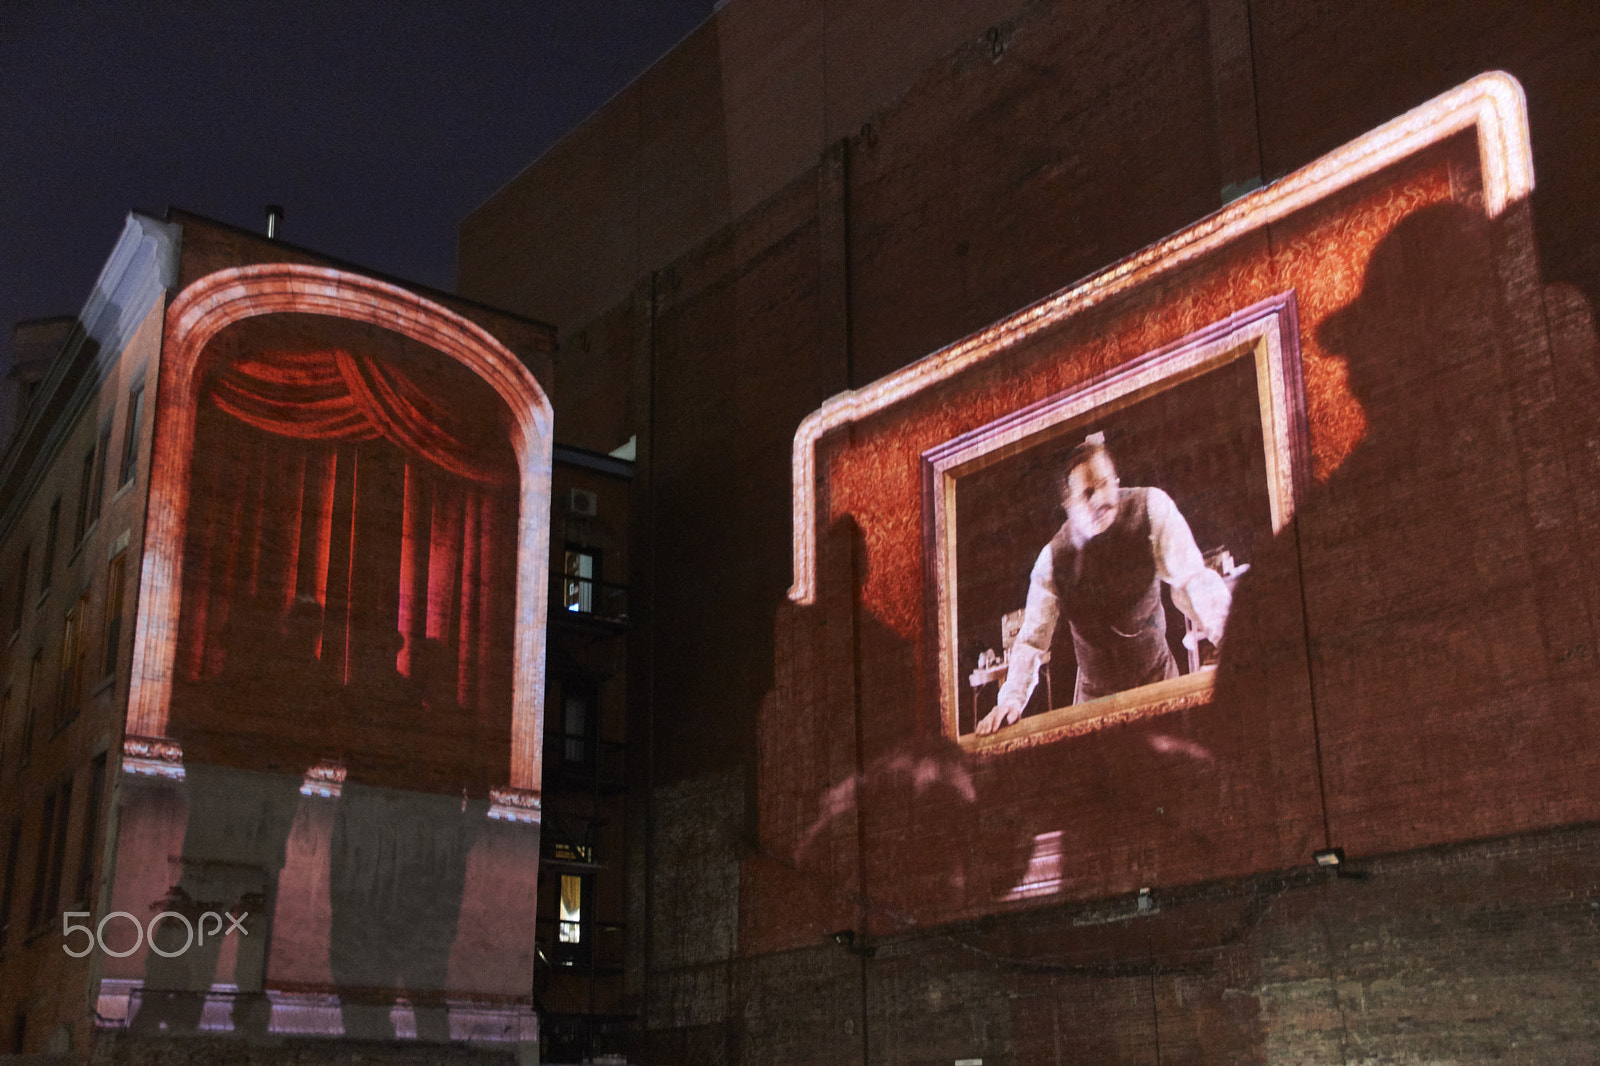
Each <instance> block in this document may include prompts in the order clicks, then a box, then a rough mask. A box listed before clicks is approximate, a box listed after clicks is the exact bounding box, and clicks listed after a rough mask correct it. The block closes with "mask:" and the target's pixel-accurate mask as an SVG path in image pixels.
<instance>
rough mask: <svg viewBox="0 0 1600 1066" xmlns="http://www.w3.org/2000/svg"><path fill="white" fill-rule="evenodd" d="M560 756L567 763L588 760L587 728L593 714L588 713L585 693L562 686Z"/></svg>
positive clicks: (588, 701) (587, 697) (588, 702)
mask: <svg viewBox="0 0 1600 1066" xmlns="http://www.w3.org/2000/svg"><path fill="white" fill-rule="evenodd" d="M561 703H562V721H561V732H562V738H561V756H562V758H563V759H565V760H566V761H567V762H569V763H586V762H588V761H589V728H590V725H591V724H592V720H593V718H594V716H593V715H592V714H590V713H589V708H590V699H589V696H588V694H587V693H584V692H573V691H571V690H568V689H566V688H565V687H563V691H562V700H561Z"/></svg>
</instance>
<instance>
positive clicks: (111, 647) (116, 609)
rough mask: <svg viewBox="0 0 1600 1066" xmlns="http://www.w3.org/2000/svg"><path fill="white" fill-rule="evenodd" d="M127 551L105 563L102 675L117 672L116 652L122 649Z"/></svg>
mask: <svg viewBox="0 0 1600 1066" xmlns="http://www.w3.org/2000/svg"><path fill="white" fill-rule="evenodd" d="M127 576H128V553H127V552H118V553H117V555H116V558H114V559H112V560H111V562H109V563H107V564H106V650H105V657H104V658H103V659H102V660H101V664H100V672H101V676H102V677H110V676H111V675H112V674H114V673H116V672H117V654H118V653H119V652H120V651H121V650H122V603H123V586H124V585H126V584H127V580H126V579H127Z"/></svg>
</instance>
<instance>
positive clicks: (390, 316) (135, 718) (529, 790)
mask: <svg viewBox="0 0 1600 1066" xmlns="http://www.w3.org/2000/svg"><path fill="white" fill-rule="evenodd" d="M272 314H307V315H328V316H330V317H333V318H342V319H347V320H352V321H358V322H367V323H370V324H372V325H375V326H380V327H382V328H384V329H388V330H391V331H393V332H395V333H400V334H404V335H405V336H407V337H411V338H412V339H414V340H417V341H419V342H421V343H422V344H425V345H427V346H428V347H430V348H432V349H434V350H435V351H437V352H440V353H442V354H444V355H447V356H449V357H450V358H452V359H454V360H456V361H457V362H458V363H460V364H461V365H462V366H464V367H466V368H467V369H468V370H470V371H472V372H473V373H474V374H476V375H477V376H478V377H480V378H482V379H483V380H484V381H486V382H488V384H489V385H490V386H491V387H492V388H493V389H494V390H495V392H496V393H498V394H499V396H500V398H501V399H503V400H504V401H505V402H506V406H507V407H509V408H510V409H511V413H512V416H513V417H514V419H515V423H514V425H515V428H514V430H513V440H512V442H511V443H512V446H513V448H515V450H516V455H517V465H518V467H519V469H520V473H521V497H520V503H521V507H520V517H519V519H518V522H517V599H516V625H515V632H514V642H515V648H514V667H513V673H512V679H513V685H512V687H513V696H512V726H511V728H512V737H511V768H510V769H511V779H510V785H511V791H509V792H505V793H503V794H500V793H497V796H496V798H497V800H499V801H500V802H498V803H497V804H496V809H497V811H499V812H500V813H502V814H503V815H504V816H505V817H518V816H519V814H520V816H522V817H528V818H531V817H536V811H537V799H536V797H537V792H538V789H539V779H540V766H539V761H540V750H541V749H540V743H541V740H542V738H541V736H540V734H541V733H542V731H543V730H542V728H541V725H542V715H541V714H540V711H541V709H542V708H543V706H544V655H545V648H544V632H545V620H546V611H547V609H548V598H549V590H548V584H547V581H546V577H547V573H546V571H547V569H548V566H549V549H550V454H551V441H552V437H551V424H552V418H551V410H550V401H549V400H548V399H547V398H546V396H545V394H544V390H543V389H541V388H540V387H539V383H538V382H537V381H536V380H534V377H533V375H532V374H531V373H530V372H529V371H528V369H527V367H525V366H523V365H522V363H521V362H520V361H519V360H518V359H517V357H516V356H515V355H513V354H512V353H511V352H510V351H509V350H507V349H506V347H505V346H504V345H502V344H501V343H500V342H499V341H497V340H495V339H494V338H493V337H491V336H490V335H489V334H488V333H486V332H485V331H484V330H483V329H481V328H480V327H478V326H476V325H474V324H473V323H471V322H469V321H467V320H466V319H465V318H462V317H461V316H460V315H458V314H456V313H455V312H453V311H450V310H448V309H446V308H444V307H441V306H439V305H438V304H436V303H433V302H432V301H430V300H425V299H423V298H422V297H420V296H418V295H416V294H415V293H412V292H407V291H406V290H405V289H401V288H398V287H396V286H394V285H388V284H385V283H384V282H381V281H376V280H374V279H372V278H366V277H362V276H360V275H357V274H348V273H345V272H343V271H338V270H330V269H327V268H324V267H311V266H301V265H297V264H290V263H270V264H265V265H259V266H247V267H238V268H234V269H230V270H220V271H218V272H217V273H215V274H208V275H207V276H205V277H203V278H201V279H200V280H199V281H196V282H195V283H194V284H192V285H190V286H189V287H188V288H186V289H184V290H183V292H181V293H180V294H179V295H178V297H177V299H175V300H174V301H173V302H172V306H171V307H169V308H168V309H167V336H166V343H165V345H164V346H163V353H162V357H161V376H160V380H159V388H158V391H157V404H156V411H157V415H156V427H155V452H154V455H153V456H152V459H151V464H150V506H149V513H148V517H147V518H146V520H145V544H144V567H143V572H142V574H141V581H140V588H139V613H138V624H137V629H136V630H135V633H136V639H135V643H134V659H133V678H132V682H131V686H130V691H129V693H128V729H127V732H128V734H129V741H128V743H127V744H126V745H125V749H126V750H127V751H128V753H129V754H130V755H132V756H134V757H136V758H138V757H143V756H148V754H149V752H150V750H151V747H152V746H151V744H150V743H149V741H160V740H161V739H162V738H164V737H165V733H166V727H167V714H168V708H169V706H170V702H171V698H172V673H173V663H174V661H175V658H176V655H177V638H178V612H179V609H180V607H181V603H180V600H181V598H182V582H181V580H180V578H181V575H182V572H183V542H184V523H185V519H186V517H187V514H188V510H189V481H190V473H191V469H192V463H193V450H194V433H195V416H196V413H197V409H198V401H199V398H200V397H199V390H200V377H201V374H200V370H201V366H200V363H201V356H202V355H203V354H204V352H205V350H206V346H207V345H208V344H210V342H211V341H212V339H214V338H215V337H216V335H217V334H218V333H219V332H221V331H222V330H223V329H225V328H226V327H228V326H230V325H232V324H233V323H235V322H239V321H241V320H243V319H246V318H253V317H255V316H257V315H272Z"/></svg>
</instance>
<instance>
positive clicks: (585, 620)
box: [550, 574, 628, 629]
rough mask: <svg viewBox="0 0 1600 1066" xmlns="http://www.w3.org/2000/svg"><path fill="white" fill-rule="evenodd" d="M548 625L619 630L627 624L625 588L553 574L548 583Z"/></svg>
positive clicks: (597, 579) (595, 580)
mask: <svg viewBox="0 0 1600 1066" xmlns="http://www.w3.org/2000/svg"><path fill="white" fill-rule="evenodd" d="M550 622H551V624H552V625H562V624H568V625H578V626H598V627H603V628H608V629H620V628H622V627H624V626H626V625H627V624H628V586H626V585H617V584H613V583H612V582H610V581H601V580H600V579H599V578H595V577H585V576H582V575H579V574H556V575H555V576H554V578H553V580H552V581H551V589H550Z"/></svg>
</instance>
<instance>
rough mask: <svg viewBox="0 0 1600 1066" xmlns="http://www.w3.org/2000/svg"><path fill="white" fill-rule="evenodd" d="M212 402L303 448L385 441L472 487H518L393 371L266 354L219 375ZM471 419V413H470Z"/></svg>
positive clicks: (362, 363)
mask: <svg viewBox="0 0 1600 1066" xmlns="http://www.w3.org/2000/svg"><path fill="white" fill-rule="evenodd" d="M210 395H211V400H212V402H213V403H215V404H216V406H217V407H218V408H220V409H221V410H223V411H226V412H227V413H228V414H230V415H232V416H233V417H235V418H237V419H239V420H240V421H242V422H246V423H248V424H249V425H252V426H255V427H256V428H257V429H264V430H266V431H267V432H268V433H276V434H279V435H281V436H286V437H295V438H297V439H300V440H328V441H360V440H376V439H378V438H380V437H381V438H383V439H385V440H388V441H390V442H391V443H393V444H396V445H398V446H399V447H400V448H401V449H402V450H404V451H407V452H410V453H412V454H413V455H418V456H421V457H423V458H426V459H427V460H429V461H430V462H432V463H434V464H436V465H437V466H439V467H441V468H443V469H445V470H448V471H450V472H451V473H452V474H456V475H458V476H460V477H464V478H466V479H468V480H469V481H478V482H483V483H485V484H490V485H514V484H515V483H516V481H517V471H516V468H515V466H508V465H507V464H505V463H503V462H502V463H496V462H486V461H485V458H484V456H483V449H482V448H480V447H474V446H473V445H472V444H470V443H468V442H469V441H470V440H471V439H472V438H473V436H474V434H473V433H472V432H471V431H470V428H469V425H468V423H467V421H466V419H464V418H463V417H462V416H461V415H459V414H456V413H454V412H452V411H450V410H449V409H448V408H446V407H444V406H442V405H440V404H438V403H435V402H434V401H433V400H432V399H431V398H430V397H429V396H428V394H427V393H426V391H424V389H423V387H422V386H420V385H418V384H417V383H416V382H414V381H412V380H411V378H410V377H409V376H407V374H406V373H405V372H404V371H402V370H401V369H399V368H398V367H396V366H393V365H392V364H389V363H385V362H380V361H379V360H377V359H373V358H371V357H369V356H365V355H359V354H352V353H350V352H345V351H339V350H331V351H323V352H263V353H257V354H252V355H249V356H245V357H243V358H240V359H236V360H234V361H233V362H232V363H230V364H229V365H228V366H226V367H224V368H223V370H222V371H221V372H220V373H219V374H217V375H216V377H215V378H214V380H213V382H212V385H211V390H210ZM466 414H467V415H468V417H470V412H466Z"/></svg>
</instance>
